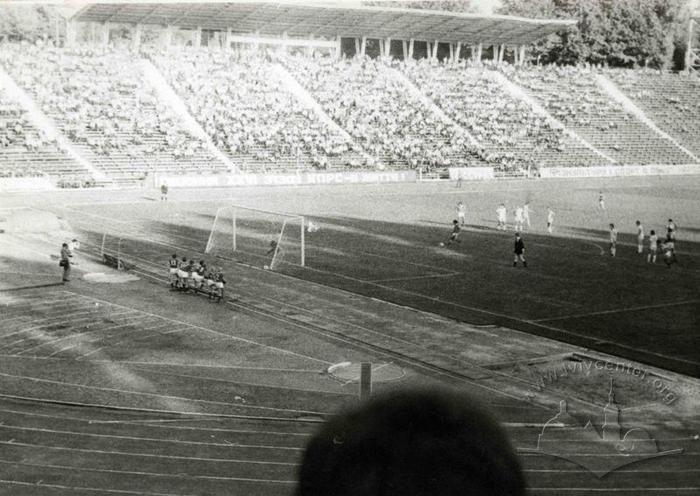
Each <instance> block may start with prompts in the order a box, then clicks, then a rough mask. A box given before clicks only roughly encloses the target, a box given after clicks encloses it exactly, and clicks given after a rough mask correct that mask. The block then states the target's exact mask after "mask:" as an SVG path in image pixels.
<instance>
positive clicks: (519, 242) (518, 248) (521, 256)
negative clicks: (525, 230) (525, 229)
mask: <svg viewBox="0 0 700 496" xmlns="http://www.w3.org/2000/svg"><path fill="white" fill-rule="evenodd" d="M513 254H514V255H513V267H516V266H517V265H518V261H521V262H522V263H523V267H527V262H526V261H525V243H524V242H523V238H521V237H520V233H519V232H516V233H515V246H514V249H513Z"/></svg>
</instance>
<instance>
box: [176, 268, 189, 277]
mask: <svg viewBox="0 0 700 496" xmlns="http://www.w3.org/2000/svg"><path fill="white" fill-rule="evenodd" d="M177 276H178V277H181V278H182V279H184V278H186V277H187V272H185V271H184V270H179V269H178V271H177Z"/></svg>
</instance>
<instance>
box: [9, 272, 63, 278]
mask: <svg viewBox="0 0 700 496" xmlns="http://www.w3.org/2000/svg"><path fill="white" fill-rule="evenodd" d="M0 274H19V275H23V276H51V277H58V276H57V275H56V273H55V272H54V273H51V274H47V273H46V272H10V271H6V270H3V271H0Z"/></svg>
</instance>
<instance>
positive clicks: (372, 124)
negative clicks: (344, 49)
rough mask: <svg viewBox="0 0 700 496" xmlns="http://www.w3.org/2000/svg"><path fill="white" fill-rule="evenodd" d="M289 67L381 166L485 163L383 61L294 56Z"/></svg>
mask: <svg viewBox="0 0 700 496" xmlns="http://www.w3.org/2000/svg"><path fill="white" fill-rule="evenodd" d="M286 66H287V68H288V69H289V71H290V72H291V73H292V74H293V76H294V77H295V78H296V79H297V81H299V83H300V84H301V85H302V86H303V87H304V88H306V89H307V90H308V91H309V92H310V93H311V95H312V96H313V97H314V98H316V100H317V101H318V102H319V103H320V105H321V106H322V108H323V109H324V110H325V112H326V113H327V114H328V115H329V116H330V117H331V118H332V119H333V120H334V121H335V122H337V123H338V124H339V125H340V126H341V127H343V128H344V129H345V130H346V131H347V132H348V133H349V134H350V135H351V136H352V137H353V138H354V139H355V140H356V142H357V143H359V144H360V145H361V146H362V147H363V149H364V151H365V152H366V153H367V154H368V155H370V156H372V157H376V158H377V159H378V160H379V164H381V166H385V167H389V168H407V167H409V168H419V167H420V168H424V169H429V168H432V167H438V168H441V167H446V166H450V165H451V166H461V165H475V164H481V165H485V164H484V163H483V161H482V160H481V159H480V158H479V157H478V155H477V153H478V150H476V149H474V148H473V147H472V146H471V145H470V144H469V141H468V139H467V137H466V136H464V135H463V133H461V132H460V131H459V130H458V129H456V128H454V127H453V126H451V125H450V124H448V123H446V122H444V120H443V119H442V118H441V117H440V116H438V115H437V114H436V113H435V112H433V111H432V110H431V109H429V108H428V107H427V106H426V105H424V103H423V102H422V101H421V100H420V99H419V98H417V97H415V96H413V95H412V94H411V93H410V92H409V91H408V88H407V87H406V85H405V83H404V82H403V81H401V80H400V78H397V77H395V75H394V74H393V73H392V71H391V70H390V68H388V67H387V66H386V65H385V64H384V63H383V62H381V61H379V60H372V59H369V58H354V59H351V60H335V59H332V58H329V57H325V58H310V57H304V56H294V57H290V58H288V59H287V60H286ZM379 164H378V165H379Z"/></svg>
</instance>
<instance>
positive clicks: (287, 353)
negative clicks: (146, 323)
mask: <svg viewBox="0 0 700 496" xmlns="http://www.w3.org/2000/svg"><path fill="white" fill-rule="evenodd" d="M66 292H68V293H70V292H69V291H66ZM71 294H73V293H71ZM80 296H81V297H82V298H85V299H90V300H93V301H100V302H102V303H104V304H106V305H112V306H115V307H119V308H124V309H127V310H130V311H132V312H133V311H137V312H140V313H142V314H146V315H150V316H152V317H157V318H159V319H163V320H167V321H169V322H174V323H176V324H180V325H184V326H187V327H189V328H194V329H201V330H203V331H205V332H209V333H212V334H216V335H218V336H222V337H226V338H229V339H231V340H233V341H242V342H244V343H247V344H252V345H255V346H260V347H261V348H268V349H270V350H274V351H277V352H279V353H282V354H285V355H293V356H296V357H299V358H304V359H308V360H313V361H316V362H319V363H323V364H325V365H333V363H332V362H328V361H326V360H321V359H319V358H314V357H311V356H307V355H302V354H300V353H295V352H293V351H289V350H284V349H282V348H277V347H276V346H270V345H267V344H262V343H258V342H256V341H252V340H249V339H244V338H240V337H237V336H231V335H229V334H225V333H223V332H219V331H215V330H213V329H208V328H206V327H202V326H198V325H194V324H189V323H187V322H184V321H182V320H177V319H172V318H168V317H162V316H160V315H157V314H154V313H150V312H144V311H143V310H137V309H134V308H129V307H125V306H123V305H118V304H116V303H110V302H108V301H105V300H101V299H99V298H94V297H92V296H85V295H80Z"/></svg>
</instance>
